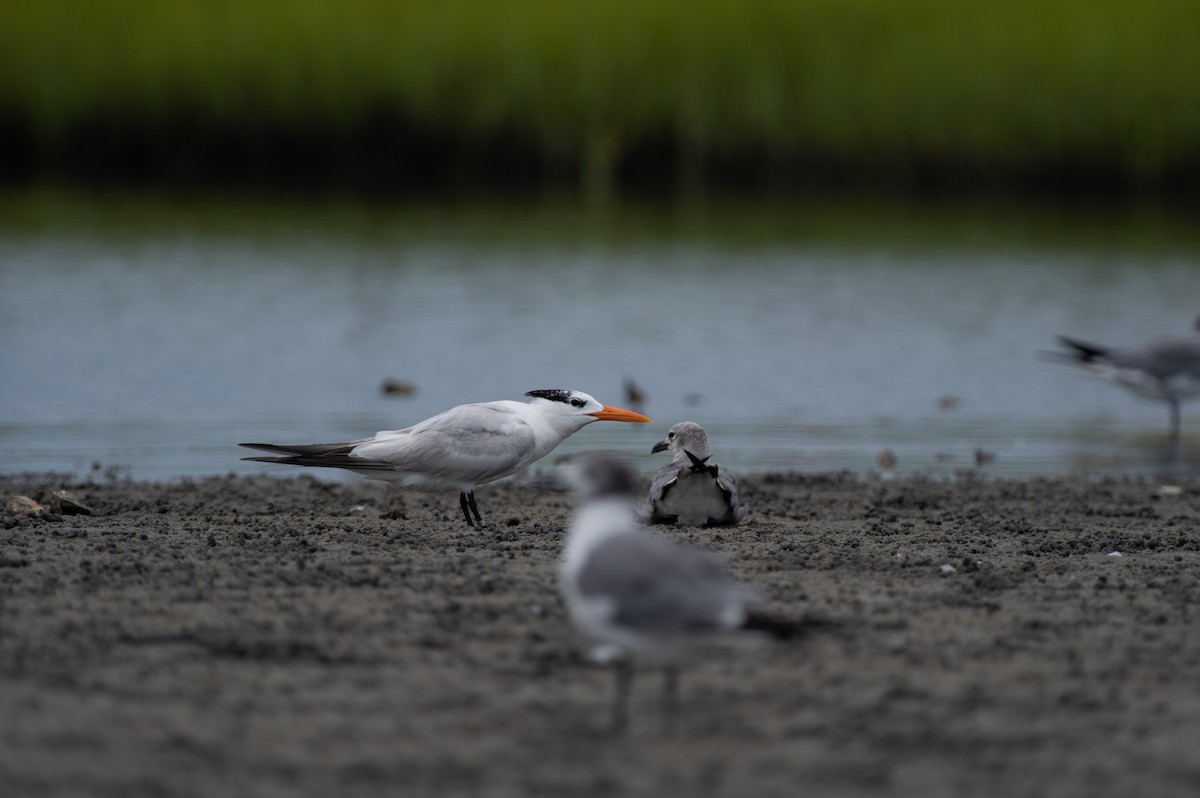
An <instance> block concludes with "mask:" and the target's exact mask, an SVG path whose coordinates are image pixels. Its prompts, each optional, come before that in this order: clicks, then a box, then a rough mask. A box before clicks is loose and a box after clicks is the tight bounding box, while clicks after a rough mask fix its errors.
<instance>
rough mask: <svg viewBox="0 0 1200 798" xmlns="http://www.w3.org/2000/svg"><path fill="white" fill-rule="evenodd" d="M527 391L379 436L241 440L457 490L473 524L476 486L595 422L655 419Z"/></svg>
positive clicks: (307, 460) (578, 397)
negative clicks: (516, 398) (517, 398)
mask: <svg viewBox="0 0 1200 798" xmlns="http://www.w3.org/2000/svg"><path fill="white" fill-rule="evenodd" d="M525 395H526V396H529V397H531V400H530V401H529V402H527V403H526V402H513V401H508V400H504V401H499V402H484V403H481V404H469V405H459V406H458V407H454V408H451V409H450V410H447V411H445V412H444V413H439V414H438V415H436V416H433V417H432V418H427V419H425V420H424V421H422V422H421V423H419V424H416V425H414V426H412V427H406V428H405V429H398V430H385V431H383V432H377V433H375V436H374V437H373V438H362V439H360V440H356V441H350V442H349V443H317V444H307V445H284V444H274V443H242V444H239V445H240V446H245V447H247V448H249V449H260V450H262V451H266V452H276V453H277V454H280V455H283V456H282V457H246V458H243V459H246V460H255V461H258V462H263V463H282V464H284V465H300V466H323V467H326V468H346V469H349V470H351V471H356V472H358V473H360V474H363V475H364V476H367V477H370V478H371V479H378V480H384V481H388V482H396V483H398V484H400V485H403V486H405V487H410V488H418V489H420V490H447V489H454V490H457V491H458V492H459V493H458V502H459V506H461V507H462V512H463V515H464V516H465V517H466V519H467V526H475V525H476V524H478V525H479V526H482V525H483V519H482V518H481V517H480V515H479V508H478V507H477V506H476V505H475V488H477V487H479V486H480V485H486V484H487V483H489V482H494V481H496V480H497V479H501V478H503V477H507V476H509V475H511V474H515V473H516V472H518V471H520V470H521V469H523V468H525V467H526V466H528V465H530V464H531V463H533V462H535V461H537V460H540V459H541V458H543V457H545V456H546V455H547V454H549V453H550V452H551V451H552V450H553V449H554V447H556V446H558V445H559V444H560V443H562V442H563V441H564V440H566V439H567V438H568V437H570V436H571V435H572V434H574V433H575V432H578V431H579V430H581V429H583V428H584V427H585V426H587V425H588V424H591V423H592V422H593V421H641V422H646V421H649V420H650V419H648V418H646V417H645V416H643V415H641V414H639V413H634V412H632V411H630V410H622V409H621V408H619V407H608V406H607V405H602V404H600V403H599V402H597V401H596V400H595V399H593V398H592V397H590V396H588V395H587V394H586V393H583V392H582V391H567V390H561V389H553V390H540V391H530V392H529V393H527V394H525ZM472 515H474V520H472Z"/></svg>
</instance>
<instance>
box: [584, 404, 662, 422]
mask: <svg viewBox="0 0 1200 798" xmlns="http://www.w3.org/2000/svg"><path fill="white" fill-rule="evenodd" d="M588 415H589V416H595V417H596V418H598V419H599V420H601V421H640V422H641V423H643V424H645V423H648V422H649V421H650V419H648V418H646V417H645V416H643V415H642V414H641V413H635V412H633V411H632V410H622V409H621V408H619V407H609V406H608V405H605V406H604V409H603V410H597V411H596V412H595V413H588Z"/></svg>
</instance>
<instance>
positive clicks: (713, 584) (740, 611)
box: [578, 532, 754, 634]
mask: <svg viewBox="0 0 1200 798" xmlns="http://www.w3.org/2000/svg"><path fill="white" fill-rule="evenodd" d="M578 587H579V592H580V594H581V596H582V597H583V598H584V599H585V600H593V601H604V602H608V603H610V604H611V606H612V616H611V618H610V619H609V620H610V621H611V622H613V623H616V624H619V625H621V626H625V627H628V628H630V629H634V630H637V631H639V632H644V633H649V634H655V633H658V634H672V633H686V632H702V631H718V630H721V629H728V628H733V627H736V626H737V625H738V624H739V623H741V622H742V620H744V617H745V608H746V605H747V603H749V602H750V601H752V600H753V597H754V594H753V592H752V591H751V590H749V589H748V588H746V587H745V586H743V585H741V584H740V583H738V582H736V581H734V580H733V579H732V577H730V576H729V574H728V573H727V572H726V570H725V565H724V563H723V562H722V561H721V559H720V558H719V557H717V556H715V555H713V554H710V553H708V552H704V551H697V550H694V549H688V548H684V547H682V546H677V545H675V544H673V543H671V542H670V541H667V540H665V539H663V538H660V537H657V536H654V535H649V534H646V533H644V532H629V533H625V534H621V535H616V536H614V537H611V538H609V539H608V540H605V541H604V542H602V543H600V544H599V545H597V546H596V548H595V549H593V550H592V552H591V553H590V555H589V556H588V558H587V561H586V562H585V563H584V565H583V567H582V568H581V569H580V572H579V575H578Z"/></svg>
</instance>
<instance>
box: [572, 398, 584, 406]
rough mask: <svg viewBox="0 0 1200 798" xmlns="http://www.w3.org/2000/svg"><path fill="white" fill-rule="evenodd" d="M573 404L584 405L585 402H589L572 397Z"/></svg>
mask: <svg viewBox="0 0 1200 798" xmlns="http://www.w3.org/2000/svg"><path fill="white" fill-rule="evenodd" d="M571 404H572V405H574V406H575V407H583V406H584V405H585V404H587V402H585V401H583V400H582V399H572V400H571Z"/></svg>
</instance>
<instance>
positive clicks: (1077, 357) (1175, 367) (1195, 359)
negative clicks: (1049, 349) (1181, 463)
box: [1050, 318, 1200, 445]
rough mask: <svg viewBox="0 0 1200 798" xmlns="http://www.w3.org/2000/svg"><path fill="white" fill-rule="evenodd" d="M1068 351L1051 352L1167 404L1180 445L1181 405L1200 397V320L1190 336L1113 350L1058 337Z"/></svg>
mask: <svg viewBox="0 0 1200 798" xmlns="http://www.w3.org/2000/svg"><path fill="white" fill-rule="evenodd" d="M1058 340H1059V341H1060V342H1061V343H1062V344H1063V345H1064V346H1066V347H1067V348H1068V351H1065V352H1063V351H1059V352H1053V353H1050V354H1051V356H1054V357H1056V359H1059V360H1069V361H1071V362H1074V363H1078V364H1080V365H1082V366H1083V368H1084V369H1085V370H1086V371H1087V372H1088V373H1089V374H1092V375H1094V376H1097V377H1101V378H1103V379H1106V380H1110V381H1112V382H1115V383H1117V384H1118V385H1123V386H1125V387H1126V388H1128V389H1129V390H1130V391H1133V393H1135V394H1137V395H1138V396H1143V397H1145V398H1147V399H1155V400H1158V401H1160V402H1166V403H1167V407H1168V409H1169V410H1170V414H1171V420H1170V429H1169V437H1170V441H1171V443H1172V445H1175V444H1177V443H1178V442H1179V432H1180V410H1179V406H1180V404H1181V403H1182V402H1183V401H1184V400H1186V399H1191V398H1193V397H1195V396H1198V395H1200V318H1197V320H1196V322H1195V331H1194V332H1193V334H1192V335H1187V336H1163V337H1160V338H1155V339H1153V340H1150V341H1147V342H1145V343H1143V344H1139V345H1137V346H1126V347H1110V346H1102V345H1100V344H1092V343H1088V342H1086V341H1081V340H1079V339H1077V338H1068V337H1067V336H1059V339H1058Z"/></svg>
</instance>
